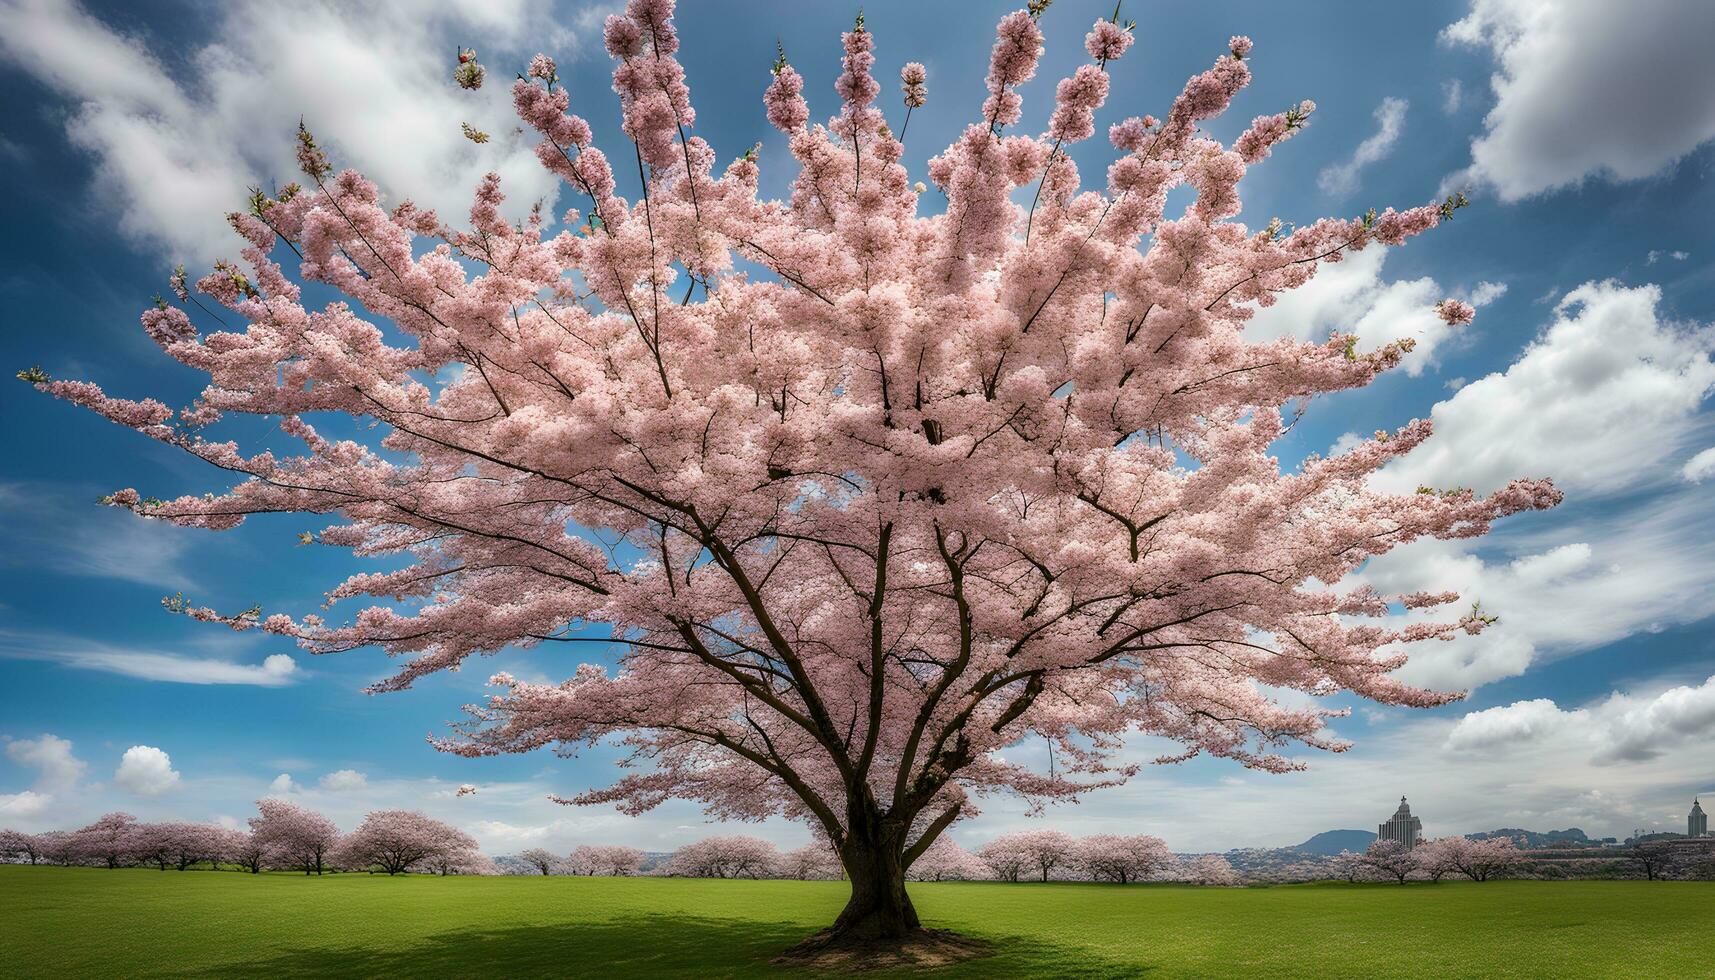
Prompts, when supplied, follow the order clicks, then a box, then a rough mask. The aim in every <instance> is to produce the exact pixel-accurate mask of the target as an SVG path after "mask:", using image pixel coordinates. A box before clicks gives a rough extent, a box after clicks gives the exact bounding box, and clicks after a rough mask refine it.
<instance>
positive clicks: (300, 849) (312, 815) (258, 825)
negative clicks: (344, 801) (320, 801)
mask: <svg viewBox="0 0 1715 980" xmlns="http://www.w3.org/2000/svg"><path fill="white" fill-rule="evenodd" d="M256 809H257V810H258V811H260V814H261V815H260V816H255V817H251V818H250V832H251V833H252V834H253V835H255V837H256V839H257V840H258V841H260V842H261V843H262V845H263V846H264V847H265V848H267V850H268V865H269V866H270V867H276V868H290V869H292V870H294V871H302V872H303V873H304V874H318V875H319V874H321V873H322V872H323V871H324V870H326V868H327V861H328V857H329V856H330V855H331V854H332V853H333V851H334V848H335V846H337V845H338V843H339V827H337V826H335V825H334V822H333V821H332V820H329V819H328V818H327V817H324V816H322V815H321V814H319V813H316V812H315V811H314V810H307V809H305V808H303V807H301V806H299V805H297V804H296V803H288V802H286V801H285V800H276V799H265V800H258V801H257V802H256Z"/></svg>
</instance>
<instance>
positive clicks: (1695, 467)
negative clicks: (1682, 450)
mask: <svg viewBox="0 0 1715 980" xmlns="http://www.w3.org/2000/svg"><path fill="white" fill-rule="evenodd" d="M1679 475H1680V476H1682V477H1684V478H1685V481H1686V482H1687V483H1702V482H1703V481H1704V480H1706V479H1708V478H1709V477H1711V476H1715V446H1710V447H1709V448H1708V449H1705V450H1703V451H1702V452H1700V453H1698V454H1697V455H1695V456H1693V457H1691V458H1690V459H1688V460H1686V461H1685V466H1684V467H1683V468H1681V469H1680V471H1679Z"/></svg>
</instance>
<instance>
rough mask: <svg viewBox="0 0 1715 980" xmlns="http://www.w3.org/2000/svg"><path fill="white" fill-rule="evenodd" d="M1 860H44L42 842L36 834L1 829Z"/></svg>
mask: <svg viewBox="0 0 1715 980" xmlns="http://www.w3.org/2000/svg"><path fill="white" fill-rule="evenodd" d="M0 860H5V861H18V862H28V863H30V864H36V863H37V862H39V861H41V860H42V844H41V842H40V841H39V840H37V838H36V835H35V834H26V833H24V832H23V831H21V830H10V829H7V830H0Z"/></svg>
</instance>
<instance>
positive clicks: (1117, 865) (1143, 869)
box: [1075, 834, 1174, 885]
mask: <svg viewBox="0 0 1715 980" xmlns="http://www.w3.org/2000/svg"><path fill="white" fill-rule="evenodd" d="M1075 859H1076V861H1077V864H1078V867H1080V868H1082V869H1083V871H1084V874H1086V875H1088V876H1089V877H1090V878H1091V879H1092V880H1094V881H1112V882H1116V883H1118V884H1121V885H1126V884H1130V883H1132V882H1135V881H1143V880H1144V879H1146V878H1149V877H1151V876H1152V875H1155V874H1157V873H1159V872H1161V871H1163V870H1165V869H1167V868H1170V867H1172V866H1173V864H1174V857H1173V852H1172V851H1169V850H1168V849H1167V844H1166V843H1165V842H1164V841H1162V839H1161V838H1159V837H1151V836H1148V835H1146V834H1129V835H1128V834H1094V835H1092V836H1089V837H1085V838H1082V839H1081V840H1079V841H1078V845H1077V850H1076V852H1075Z"/></svg>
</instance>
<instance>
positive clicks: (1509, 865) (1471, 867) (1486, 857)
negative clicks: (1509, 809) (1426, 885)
mask: <svg viewBox="0 0 1715 980" xmlns="http://www.w3.org/2000/svg"><path fill="white" fill-rule="evenodd" d="M1446 839H1447V840H1451V841H1457V843H1454V844H1452V845H1451V846H1450V847H1449V848H1448V855H1447V860H1448V861H1449V862H1450V863H1451V865H1452V867H1453V868H1454V869H1455V870H1457V871H1458V872H1459V873H1460V874H1462V875H1464V876H1465V877H1467V878H1469V879H1471V880H1472V881H1488V880H1489V879H1490V878H1498V877H1501V876H1503V875H1505V874H1507V873H1508V872H1510V871H1511V870H1512V869H1514V868H1517V867H1518V866H1519V865H1520V864H1522V863H1524V855H1523V854H1522V853H1520V851H1519V849H1518V846H1517V845H1516V844H1514V843H1513V840H1512V838H1510V837H1490V838H1487V839H1486V840H1466V839H1465V838H1463V837H1458V838H1446Z"/></svg>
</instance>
